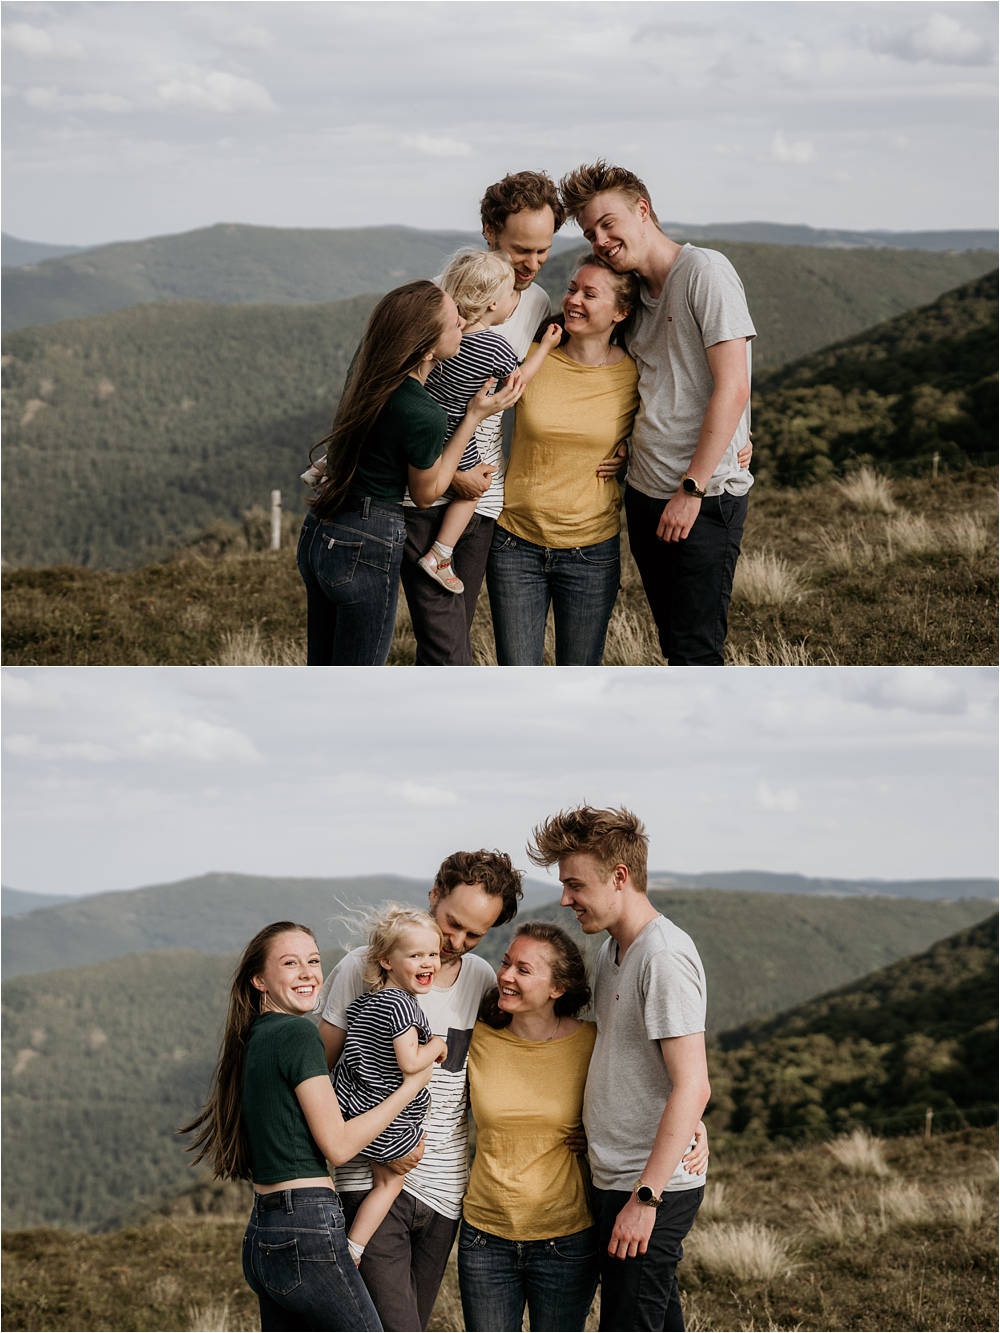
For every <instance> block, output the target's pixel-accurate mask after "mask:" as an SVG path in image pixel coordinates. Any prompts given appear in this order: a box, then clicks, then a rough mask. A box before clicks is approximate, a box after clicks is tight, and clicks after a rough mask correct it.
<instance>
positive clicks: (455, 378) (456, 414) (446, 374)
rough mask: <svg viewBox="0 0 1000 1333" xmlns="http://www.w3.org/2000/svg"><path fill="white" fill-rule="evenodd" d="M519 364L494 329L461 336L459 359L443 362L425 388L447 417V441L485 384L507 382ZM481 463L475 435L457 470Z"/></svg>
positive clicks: (428, 379) (432, 372) (438, 365)
mask: <svg viewBox="0 0 1000 1333" xmlns="http://www.w3.org/2000/svg"><path fill="white" fill-rule="evenodd" d="M517 364H518V362H517V353H516V352H515V351H514V349H513V347H511V345H510V343H509V342H508V341H507V339H506V338H505V337H504V336H503V334H501V333H496V332H495V331H494V330H493V329H479V330H477V331H476V332H475V333H463V334H462V346H461V348H460V349H459V352H458V355H457V356H453V357H451V358H450V359H449V360H447V361H440V362H439V363H438V364H437V365H436V366H435V367H434V369H433V370H432V371H431V373H430V374H429V375H428V376H427V383H426V384H425V385H424V388H425V389H426V390H427V392H428V393H429V394H430V396H431V397H432V398H433V399H434V401H435V402H436V403H440V405H441V406H442V407H443V408H444V410H445V411H446V412H447V413H448V434H447V436H446V439H449V440H450V439H451V437H452V436H453V435H454V434H455V432H456V431H457V430H458V428H459V426H460V425H461V424H462V418H463V417H464V416H465V410H466V408H467V407H468V405H469V400H470V398H474V397H475V396H476V394H477V393H478V392H479V390H480V389H481V388H482V387H483V385H484V384H485V383H486V381H487V380H488V379H495V380H497V381H498V382H499V381H500V380H503V379H506V378H507V376H508V375H510V374H512V373H513V372H514V371H515V370H516V369H517ZM479 461H480V452H479V448H478V445H477V443H476V436H475V434H473V435H472V437H471V438H470V440H469V442H468V444H467V445H466V447H465V453H464V454H463V455H462V457H461V460H460V461H459V464H458V466H459V468H461V469H462V471H463V472H464V471H467V470H468V469H469V468H470V467H475V466H476V464H477V463H478V462H479Z"/></svg>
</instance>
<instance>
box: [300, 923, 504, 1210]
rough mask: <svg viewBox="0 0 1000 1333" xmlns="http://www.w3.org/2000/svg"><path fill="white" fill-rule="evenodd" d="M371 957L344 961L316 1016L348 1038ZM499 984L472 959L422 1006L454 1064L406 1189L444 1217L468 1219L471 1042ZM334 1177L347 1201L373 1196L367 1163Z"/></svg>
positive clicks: (441, 1084)
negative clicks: (486, 999) (351, 1010)
mask: <svg viewBox="0 0 1000 1333" xmlns="http://www.w3.org/2000/svg"><path fill="white" fill-rule="evenodd" d="M365 952H366V950H365V949H364V948H361V949H354V950H353V951H352V952H351V953H349V954H347V955H346V956H345V957H344V958H342V959H341V960H340V962H339V963H338V964H337V966H336V967H335V968H334V969H333V971H332V972H331V973H330V976H329V977H328V978H327V981H326V983H325V984H324V986H323V989H322V991H321V992H320V997H319V1001H318V1004H317V1009H318V1010H319V1011H320V1013H321V1014H322V1017H323V1018H325V1019H326V1021H327V1022H328V1023H332V1024H333V1025H334V1027H338V1028H343V1029H344V1030H345V1031H346V1030H347V1006H348V1005H349V1004H350V1003H351V1001H352V1000H356V999H357V997H358V996H359V995H360V994H361V993H362V992H363V991H364V990H365V983H364V955H365ZM496 982H497V979H496V973H495V972H494V971H493V969H492V967H490V965H489V963H487V962H485V961H484V960H483V959H482V958H476V957H475V956H474V955H472V954H466V955H465V957H464V958H463V959H462V967H461V970H460V972H459V974H458V980H457V981H456V982H455V984H454V986H448V987H439V986H434V987H432V989H431V993H430V994H429V995H422V996H421V997H420V1001H419V1003H420V1007H421V1009H423V1011H424V1013H425V1014H426V1015H427V1020H428V1022H429V1023H430V1025H431V1031H432V1032H433V1033H434V1035H435V1036H436V1037H443V1038H444V1039H445V1041H446V1042H447V1043H448V1058H447V1060H446V1061H445V1062H444V1064H443V1065H435V1067H434V1073H433V1075H432V1077H431V1082H430V1092H431V1105H430V1110H429V1111H428V1112H427V1116H426V1118H425V1120H424V1132H425V1133H426V1135H427V1138H426V1141H425V1147H424V1155H423V1158H422V1159H421V1161H420V1163H419V1164H418V1165H417V1166H415V1167H414V1168H413V1170H412V1171H410V1172H409V1173H408V1175H407V1176H406V1179H405V1181H404V1183H403V1189H404V1190H405V1191H406V1193H407V1194H412V1195H413V1197H414V1198H415V1199H419V1200H420V1201H421V1203H425V1204H427V1205H428V1207H430V1208H433V1209H434V1211H435V1212H437V1213H441V1214H443V1215H444V1216H445V1217H450V1218H457V1217H461V1215H462V1198H463V1196H464V1194H465V1187H466V1185H467V1184H468V1183H469V1121H468V1106H467V1086H466V1065H467V1063H468V1059H469V1042H470V1041H471V1040H472V1029H473V1028H474V1027H475V1023H476V1016H477V1014H478V1013H479V1006H480V1004H481V1003H482V999H483V996H484V995H485V994H486V993H487V991H489V990H491V989H492V987H494V986H495V985H496ZM335 1177H336V1178H335V1182H334V1183H335V1184H336V1186H337V1189H338V1190H340V1191H341V1192H342V1193H344V1194H351V1193H361V1192H367V1191H368V1190H370V1189H371V1187H372V1175H371V1169H370V1167H369V1165H368V1163H367V1162H366V1161H365V1160H364V1159H363V1158H361V1157H355V1158H354V1159H353V1160H352V1161H350V1162H347V1163H346V1164H345V1165H344V1166H339V1167H337V1170H336V1173H335Z"/></svg>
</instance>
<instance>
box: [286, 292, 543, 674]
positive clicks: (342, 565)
mask: <svg viewBox="0 0 1000 1333" xmlns="http://www.w3.org/2000/svg"><path fill="white" fill-rule="evenodd" d="M463 328H464V321H463V320H462V319H461V317H460V316H459V313H458V309H457V307H456V306H455V302H454V301H453V300H452V299H451V297H450V296H449V295H448V294H447V293H446V292H444V291H442V290H441V288H440V287H438V286H436V285H435V284H434V283H433V282H428V281H421V282H410V283H407V284H406V286H404V287H397V288H396V290H395V291H391V292H389V293H388V295H386V296H384V297H383V298H382V300H381V301H379V303H378V305H377V306H376V307H375V309H374V310H373V311H372V314H371V318H370V319H369V321H368V325H367V327H366V329H365V332H364V336H363V338H362V340H361V346H360V347H359V348H358V352H357V355H356V356H355V359H354V363H353V365H352V367H351V369H350V371H349V372H348V377H347V384H346V385H345V388H344V392H343V395H342V397H341V400H340V405H339V407H338V408H337V415H336V419H335V420H334V423H333V428H332V430H331V431H330V434H329V435H327V436H326V437H325V439H323V440H321V441H320V443H319V445H317V446H316V448H317V449H321V448H322V449H325V450H326V459H325V474H324V475H323V479H322V483H321V484H320V486H319V490H318V494H317V495H316V497H315V499H314V500H313V501H312V502H311V504H310V511H311V512H310V513H309V514H308V515H307V516H306V520H305V522H304V524H303V526H302V533H301V536H300V537H299V550H298V564H299V571H300V573H301V574H302V578H303V580H304V581H305V585H306V595H307V600H308V641H309V642H308V657H307V660H308V664H309V665H310V666H331V665H334V666H338V665H339V666H381V665H382V664H383V663H384V662H385V661H386V658H387V657H388V655H389V647H390V645H391V643H392V634H393V629H394V626H395V621H396V604H397V601H398V598H399V569H400V565H401V564H402V560H403V547H404V544H405V542H406V528H405V525H404V522H403V504H402V501H403V494H404V491H405V490H406V489H407V488H409V492H410V498H411V499H412V500H413V502H414V503H415V504H416V505H418V506H419V507H421V508H425V507H427V506H428V505H430V504H432V503H433V502H434V501H435V500H436V499H438V498H439V497H440V496H441V495H443V494H444V492H445V491H446V490H447V489H448V486H449V484H450V482H451V479H452V477H453V476H454V474H455V469H456V468H457V466H458V464H459V461H460V460H461V457H462V454H463V452H464V450H465V446H466V445H467V444H468V442H469V440H470V439H471V438H472V436H473V435H474V434H475V430H476V427H477V426H478V425H479V423H480V422H481V421H485V419H486V418H487V417H488V416H492V415H493V414H494V413H496V412H500V411H503V409H504V408H506V407H510V406H512V405H513V404H514V403H515V402H516V401H517V399H518V397H519V393H520V386H519V380H518V376H517V374H516V372H515V374H514V375H512V376H511V377H510V379H509V380H508V382H507V384H506V385H505V386H504V387H503V388H502V389H500V390H499V391H498V392H497V393H495V394H493V393H491V391H492V389H493V388H494V386H495V381H494V380H488V381H487V382H486V384H484V385H483V387H482V389H481V390H480V391H479V393H477V394H476V395H475V397H474V398H473V399H472V400H471V401H470V403H469V405H468V408H467V410H466V413H465V417H464V418H463V420H462V422H461V424H460V426H459V428H458V429H457V430H456V431H455V432H454V434H453V435H452V436H451V438H450V439H446V436H447V414H446V412H445V410H444V408H443V407H441V406H440V405H439V404H438V403H436V402H435V401H434V400H433V399H432V398H431V396H430V394H429V393H428V392H427V390H426V389H425V388H424V383H425V381H426V379H427V376H428V375H429V374H430V372H431V371H432V370H433V369H434V367H435V366H436V365H437V364H438V363H439V362H441V361H447V360H449V359H450V358H451V357H453V356H455V355H456V353H457V352H458V351H459V348H460V347H461V341H462V330H463Z"/></svg>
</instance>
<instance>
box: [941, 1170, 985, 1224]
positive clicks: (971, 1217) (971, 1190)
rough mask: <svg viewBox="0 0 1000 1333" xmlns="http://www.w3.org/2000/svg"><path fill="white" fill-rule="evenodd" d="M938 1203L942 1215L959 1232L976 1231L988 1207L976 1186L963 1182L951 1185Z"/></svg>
mask: <svg viewBox="0 0 1000 1333" xmlns="http://www.w3.org/2000/svg"><path fill="white" fill-rule="evenodd" d="M937 1202H938V1204H939V1206H940V1209H941V1212H942V1214H943V1215H944V1216H945V1217H947V1218H949V1219H950V1220H951V1221H952V1222H954V1224H955V1226H957V1227H958V1229H959V1231H966V1232H969V1231H975V1230H976V1228H977V1227H979V1226H981V1225H982V1221H983V1217H984V1214H985V1211H986V1205H985V1203H984V1201H983V1196H982V1195H981V1194H980V1193H979V1191H978V1190H977V1189H976V1188H975V1186H973V1185H967V1184H965V1182H963V1181H959V1182H958V1183H957V1184H954V1185H949V1186H948V1188H947V1189H945V1190H944V1191H943V1192H942V1194H941V1197H940V1199H939V1200H938V1201H937Z"/></svg>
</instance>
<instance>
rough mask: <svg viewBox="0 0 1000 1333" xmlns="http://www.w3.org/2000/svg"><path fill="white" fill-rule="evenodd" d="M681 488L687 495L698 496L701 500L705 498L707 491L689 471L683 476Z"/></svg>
mask: <svg viewBox="0 0 1000 1333" xmlns="http://www.w3.org/2000/svg"><path fill="white" fill-rule="evenodd" d="M681 490H682V491H683V492H684V494H685V495H694V496H697V498H698V499H699V500H704V498H705V492H704V491H703V490H702V489H701V487H700V486H699V485H698V483H697V482H696V481H695V479H694V477H689V476H688V475H687V473H685V474H684V476H683V477H681Z"/></svg>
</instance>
